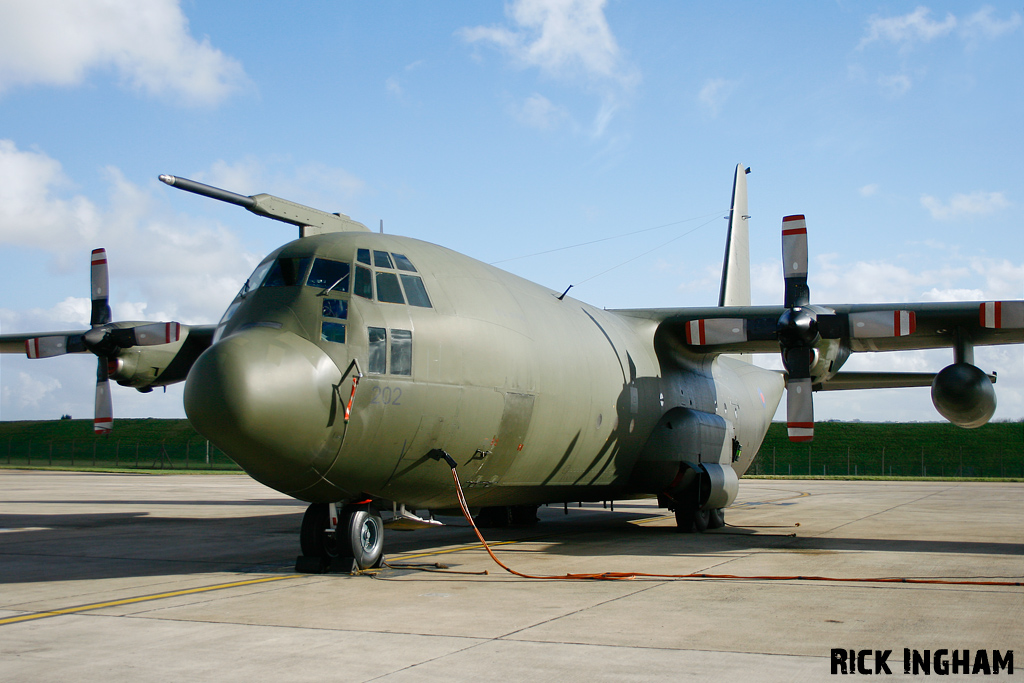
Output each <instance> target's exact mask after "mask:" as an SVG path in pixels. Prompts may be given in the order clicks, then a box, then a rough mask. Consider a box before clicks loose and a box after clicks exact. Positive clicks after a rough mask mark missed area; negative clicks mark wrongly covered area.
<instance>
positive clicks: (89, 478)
mask: <svg viewBox="0 0 1024 683" xmlns="http://www.w3.org/2000/svg"><path fill="white" fill-rule="evenodd" d="M303 509H304V506H303V504H301V503H298V502H296V501H294V500H291V499H289V498H285V497H284V496H281V495H280V494H277V493H275V492H273V491H270V490H269V489H266V488H264V487H263V486H261V485H259V484H257V483H255V482H254V481H252V480H251V479H249V478H248V477H245V476H236V475H220V476H196V475H192V476H146V475H105V474H83V473H58V472H45V473H44V472H24V471H13V470H0V680H2V681H69V680H72V681H104V682H107V683H117V682H120V681H153V680H174V681H182V680H216V681H247V682H251V681H304V682H305V681H312V680H331V681H388V682H393V681H441V680H443V681H489V680H506V681H527V680H529V681H537V680H550V681H556V680H557V681H651V680H673V681H678V680H742V681H790V680H809V681H817V680H822V681H823V680H836V678H835V677H834V676H832V675H831V674H830V671H831V669H830V663H831V660H830V656H831V651H832V648H845V649H848V650H849V649H853V650H861V649H870V650H872V651H874V650H880V651H884V650H892V654H891V655H890V656H889V658H888V662H887V663H888V666H889V668H890V669H891V671H892V675H893V676H897V677H898V678H899V680H913V679H914V678H921V679H922V680H923V679H926V678H927V679H931V678H932V677H931V676H928V677H924V676H919V677H914V676H905V675H903V649H904V648H910V649H912V650H913V649H916V650H918V651H921V652H923V651H924V650H931V651H932V652H933V653H934V651H935V650H938V649H940V648H946V649H949V650H952V649H957V650H963V649H969V650H971V653H970V658H971V661H972V662H973V661H974V658H975V656H976V651H977V650H979V649H984V650H987V651H988V653H989V654H991V651H992V650H994V649H995V650H999V651H1000V652H1001V653H1005V651H1006V650H1013V651H1014V655H1015V661H1014V671H1013V675H1012V676H1009V678H1010V679H1011V680H1013V679H1015V678H1018V677H1022V676H1024V674H1022V673H1021V670H1022V669H1024V588H1022V587H1019V586H1018V587H1013V586H992V585H983V582H985V581H1024V525H1022V524H1021V519H1022V516H1024V484H982V483H946V482H941V483H928V482H832V481H748V480H744V481H743V482H741V486H740V497H739V500H738V504H737V506H736V507H735V508H732V509H730V510H729V512H728V515H727V521H728V522H729V524H730V526H728V527H726V528H725V529H722V530H719V531H716V532H711V533H708V534H704V535H683V534H678V533H676V532H675V531H674V522H673V521H672V520H671V519H669V518H666V517H664V516H663V514H662V512H663V511H660V510H658V509H657V508H656V507H655V506H654V504H653V502H648V501H642V502H639V503H630V504H617V505H616V506H615V512H614V513H613V512H610V511H607V510H603V509H602V507H601V506H600V505H596V506H595V505H589V506H587V505H585V506H583V507H582V508H577V507H575V506H570V507H569V508H568V514H565V512H564V510H563V509H562V508H561V507H551V508H542V510H541V517H542V523H541V524H539V525H537V526H535V527H531V528H525V529H514V530H503V531H497V530H488V531H487V535H488V537H489V540H494V541H496V542H502V541H504V542H505V543H501V544H500V545H498V546H497V548H498V550H497V552H498V554H499V555H500V557H501V558H502V559H503V560H504V561H505V562H507V563H508V564H510V565H511V566H512V567H513V568H515V569H517V570H519V571H522V572H526V573H534V574H550V575H555V574H565V573H569V572H573V573H576V572H605V571H613V572H648V573H663V574H688V573H692V572H700V573H713V574H730V575H737V576H743V577H769V576H772V577H779V576H803V577H806V576H826V577H833V578H847V579H849V578H864V577H876V578H877V577H934V578H942V579H956V580H965V581H969V582H972V583H967V584H959V585H942V584H910V583H858V582H838V581H811V580H801V579H796V580H772V579H768V578H746V579H728V580H727V579H701V580H692V579H691V580H675V581H673V580H666V579H643V578H638V579H635V580H630V581H603V582H593V581H590V582H588V581H539V580H530V579H521V578H518V577H515V576H512V575H510V574H507V573H505V572H504V571H503V570H501V569H500V568H499V567H497V566H496V565H494V564H493V563H492V562H491V560H490V559H489V558H488V557H487V555H486V554H485V553H484V551H483V550H482V549H480V547H479V545H478V544H477V543H476V542H475V537H474V536H472V531H471V530H470V529H469V528H468V527H467V526H466V525H465V522H464V521H462V520H459V519H454V518H449V519H448V521H451V522H453V523H454V524H455V525H456V526H453V527H447V528H444V529H430V530H427V531H417V532H396V531H391V532H389V535H388V540H387V547H386V549H387V552H388V559H389V561H390V562H391V563H393V564H395V565H413V564H427V563H444V564H445V565H447V566H448V567H450V569H451V571H452V572H461V573H444V572H429V573H428V572H425V571H421V570H416V569H409V568H400V569H387V570H384V571H382V572H381V573H380V574H378V575H377V576H376V577H375V578H371V577H368V576H348V575H339V574H328V575H296V574H295V573H294V571H293V565H294V560H295V555H296V554H297V553H298V540H297V537H298V528H299V522H300V519H301V515H302V512H303ZM797 524H799V526H796V525H797ZM485 570H486V571H487V572H489V573H488V574H486V575H484V574H480V573H477V572H483V571H485ZM872 661H873V657H868V658H867V659H866V661H865V665H866V666H868V667H871V666H872ZM1001 675H1002V676H1004V677H1005V676H1006V672H1005V671H1004V672H1002V674H1001ZM985 678H986V679H987V678H991V677H985ZM883 679H884V677H883ZM869 680H877V679H869Z"/></svg>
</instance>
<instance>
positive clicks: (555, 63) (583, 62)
mask: <svg viewBox="0 0 1024 683" xmlns="http://www.w3.org/2000/svg"><path fill="white" fill-rule="evenodd" d="M604 5H605V0H515V1H514V2H512V3H511V4H509V5H507V6H506V8H505V13H506V15H507V16H508V18H509V20H510V21H511V23H512V26H511V27H507V26H475V27H467V28H463V29H460V30H459V31H458V32H457V34H458V35H459V36H461V37H462V38H463V40H465V41H466V42H468V43H474V44H481V45H490V46H492V47H495V48H497V49H498V50H500V51H502V52H504V53H505V54H506V55H508V56H509V58H510V59H511V60H512V61H513V62H514V63H515V64H516V65H518V66H520V67H524V68H536V69H538V70H539V71H540V72H541V74H542V75H544V76H546V77H548V78H552V79H556V80H560V81H563V82H568V83H572V84H575V85H580V86H582V87H583V88H585V89H588V90H590V91H593V92H596V93H597V94H598V95H599V96H600V98H601V105H600V106H599V109H598V112H597V114H596V115H595V117H594V122H593V125H592V126H591V130H590V131H589V132H590V135H591V136H592V137H601V136H603V135H604V133H605V131H606V130H607V127H608V124H609V122H610V121H611V119H612V117H613V115H614V113H615V112H616V111H617V110H618V108H619V107H620V106H621V102H622V100H623V98H624V96H625V94H626V93H628V92H629V91H630V90H631V89H632V88H633V87H634V86H635V85H636V83H637V82H638V81H639V78H640V76H639V72H638V71H637V70H636V69H635V68H634V67H632V66H631V65H629V64H628V63H627V62H626V60H625V59H624V58H623V56H622V52H621V51H620V49H619V46H618V43H617V42H616V40H615V36H614V35H613V34H612V32H611V29H610V28H609V26H608V21H607V19H606V18H605V15H604ZM538 97H541V96H538V95H532V96H531V97H530V98H529V99H528V100H527V101H526V104H525V105H524V106H523V107H522V108H521V109H519V111H518V112H517V113H516V117H517V118H519V119H520V120H524V119H525V120H526V121H533V122H534V124H533V125H535V127H539V128H543V127H545V125H547V126H550V124H551V122H552V121H554V119H555V118H564V117H562V116H561V115H560V114H559V112H561V111H564V109H563V108H561V107H558V106H557V105H554V104H552V103H551V102H550V100H547V98H542V99H543V101H542V100H541V99H536V98H538ZM538 123H539V124H543V125H536V124H538Z"/></svg>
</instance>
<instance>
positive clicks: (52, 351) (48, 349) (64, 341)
mask: <svg viewBox="0 0 1024 683" xmlns="http://www.w3.org/2000/svg"><path fill="white" fill-rule="evenodd" d="M69 341H70V338H69V337H34V338H32V339H26V340H25V355H26V356H28V357H29V358H53V357H54V356H63V355H64V354H65V353H69V351H68V343H69Z"/></svg>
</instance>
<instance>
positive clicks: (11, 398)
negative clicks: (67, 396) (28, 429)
mask: <svg viewBox="0 0 1024 683" xmlns="http://www.w3.org/2000/svg"><path fill="white" fill-rule="evenodd" d="M60 390H61V383H60V380H57V379H54V378H52V377H43V378H42V379H39V378H38V377H33V376H32V375H30V374H28V373H27V372H19V373H18V379H17V380H15V382H14V383H9V384H8V385H7V386H5V387H4V392H3V401H4V403H7V402H11V403H14V404H16V405H17V406H18V407H20V408H27V407H32V408H38V407H39V404H40V402H42V401H43V400H44V399H45V400H46V401H47V402H48V403H49V402H52V397H53V396H54V395H55V394H56V393H57V392H59V391H60Z"/></svg>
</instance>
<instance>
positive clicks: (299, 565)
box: [295, 503, 384, 574]
mask: <svg viewBox="0 0 1024 683" xmlns="http://www.w3.org/2000/svg"><path fill="white" fill-rule="evenodd" d="M330 507H331V506H329V505H328V504H327V503H313V504H311V505H310V506H309V507H308V508H306V514H305V515H303V517H302V527H301V529H300V531H299V543H300V545H301V547H302V555H299V557H298V558H297V559H296V560H295V571H298V572H304V573H308V574H320V573H323V572H326V571H330V570H332V569H333V570H335V571H349V572H356V571H360V570H362V569H371V568H375V567H380V566H381V565H382V564H383V563H384V522H383V520H382V519H381V517H380V514H378V513H377V512H376V511H375V510H373V509H372V508H370V507H369V506H368V505H345V506H339V507H338V508H337V515H338V526H337V527H336V528H332V524H331V514H330Z"/></svg>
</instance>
